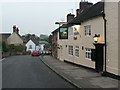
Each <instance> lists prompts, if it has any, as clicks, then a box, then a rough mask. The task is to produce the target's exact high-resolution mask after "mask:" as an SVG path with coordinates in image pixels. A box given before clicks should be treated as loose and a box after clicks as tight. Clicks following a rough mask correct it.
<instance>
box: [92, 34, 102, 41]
mask: <svg viewBox="0 0 120 90" xmlns="http://www.w3.org/2000/svg"><path fill="white" fill-rule="evenodd" d="M99 38H100V34H95V36H94V37H93V39H94V42H95V43H98V41H99Z"/></svg>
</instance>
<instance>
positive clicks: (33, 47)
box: [25, 39, 40, 52]
mask: <svg viewBox="0 0 120 90" xmlns="http://www.w3.org/2000/svg"><path fill="white" fill-rule="evenodd" d="M25 46H26V51H31V52H32V51H39V50H40V46H39V41H37V40H34V39H29V40H28V42H27V43H26V44H25Z"/></svg>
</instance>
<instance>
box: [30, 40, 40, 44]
mask: <svg viewBox="0 0 120 90" xmlns="http://www.w3.org/2000/svg"><path fill="white" fill-rule="evenodd" d="M30 40H32V41H33V42H34V43H35V45H39V41H38V40H36V39H30Z"/></svg>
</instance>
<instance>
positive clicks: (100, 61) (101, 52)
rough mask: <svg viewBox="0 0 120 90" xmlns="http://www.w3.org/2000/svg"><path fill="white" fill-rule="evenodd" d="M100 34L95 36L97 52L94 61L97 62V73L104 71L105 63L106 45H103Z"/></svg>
mask: <svg viewBox="0 0 120 90" xmlns="http://www.w3.org/2000/svg"><path fill="white" fill-rule="evenodd" d="M100 38H101V36H100V34H95V35H94V37H93V39H94V43H93V44H94V46H95V52H94V55H95V57H94V60H95V68H96V71H97V72H101V71H103V63H104V43H101V41H100Z"/></svg>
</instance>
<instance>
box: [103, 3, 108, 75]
mask: <svg viewBox="0 0 120 90" xmlns="http://www.w3.org/2000/svg"><path fill="white" fill-rule="evenodd" d="M104 5H105V4H104ZM103 20H104V40H105V61H104V63H105V66H104V72H103V75H106V61H107V60H106V55H107V44H106V43H107V40H106V39H107V38H106V22H107V20H106V18H105V9H104V11H103Z"/></svg>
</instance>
